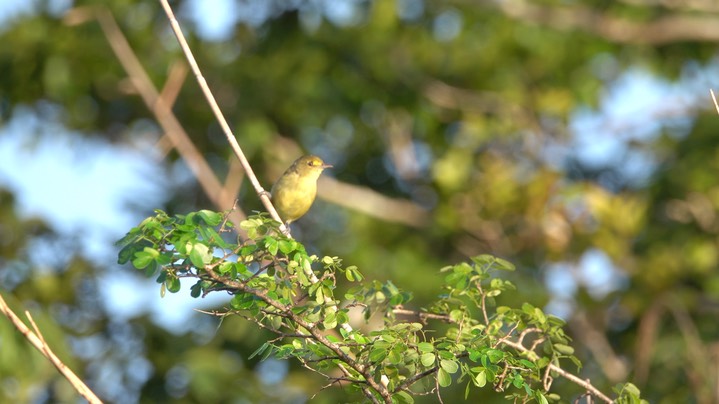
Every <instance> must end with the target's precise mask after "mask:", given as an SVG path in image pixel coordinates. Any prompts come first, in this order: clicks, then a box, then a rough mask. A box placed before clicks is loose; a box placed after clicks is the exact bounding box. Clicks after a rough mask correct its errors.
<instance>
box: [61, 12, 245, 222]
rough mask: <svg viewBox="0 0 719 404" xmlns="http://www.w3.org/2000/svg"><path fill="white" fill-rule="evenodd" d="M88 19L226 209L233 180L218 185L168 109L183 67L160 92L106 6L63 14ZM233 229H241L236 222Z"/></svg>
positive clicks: (238, 215) (237, 218) (72, 21)
mask: <svg viewBox="0 0 719 404" xmlns="http://www.w3.org/2000/svg"><path fill="white" fill-rule="evenodd" d="M89 19H96V20H97V22H98V23H99V25H100V28H101V29H102V32H103V33H104V34H105V38H107V42H108V43H109V45H110V48H111V49H112V51H113V52H114V53H115V56H116V57H117V60H118V61H119V62H120V65H122V67H123V69H125V73H126V74H127V76H128V78H129V79H130V82H131V83H132V85H133V87H134V89H135V90H136V91H137V93H138V94H139V96H140V98H141V99H142V101H143V102H144V103H145V106H147V108H148V109H149V110H150V111H151V112H152V114H153V115H154V116H155V119H156V120H157V123H158V124H159V125H160V127H161V128H162V130H163V132H164V136H163V138H162V139H168V140H169V142H170V143H171V145H172V147H174V148H175V150H177V152H178V154H179V155H180V157H181V158H182V159H183V160H184V161H185V162H186V163H187V166H188V167H189V168H190V171H192V173H193V174H194V175H195V178H196V179H197V182H198V183H199V184H200V187H201V188H202V190H203V191H204V193H205V195H207V197H208V198H209V199H210V200H211V201H212V203H213V204H214V205H215V206H217V207H218V209H220V210H227V209H229V207H230V206H232V203H233V201H234V198H235V195H236V192H235V191H233V190H234V187H235V184H234V183H230V184H228V185H229V187H223V186H222V184H221V183H220V180H219V179H218V178H217V176H216V175H215V173H214V171H213V170H212V168H211V167H210V165H209V164H208V163H207V160H205V158H204V157H203V155H202V153H201V152H200V151H199V150H198V149H197V147H195V145H194V143H193V142H192V140H191V139H190V136H189V135H188V134H187V132H186V131H185V129H184V128H183V127H182V124H180V122H179V120H178V119H177V117H176V116H175V114H174V113H173V112H172V108H171V106H172V104H173V103H174V99H175V96H176V92H177V91H178V90H179V83H178V81H179V80H180V78H182V77H184V75H185V73H184V72H183V70H182V69H181V68H179V67H177V68H173V69H171V70H170V78H169V79H168V84H167V85H166V87H165V88H164V89H163V92H162V94H160V93H159V92H158V90H157V88H155V86H154V84H153V83H152V80H150V77H149V75H148V74H147V72H146V71H145V69H144V68H143V67H142V64H141V63H140V60H139V59H138V58H137V56H136V55H135V53H134V51H133V50H132V48H131V47H130V44H129V43H128V41H127V38H125V36H124V35H123V33H122V31H121V30H120V27H119V26H118V25H117V21H116V20H115V18H114V17H113V15H112V13H110V11H109V10H107V9H106V8H104V7H92V8H90V7H78V8H74V9H72V10H71V11H69V12H68V13H67V14H66V15H65V22H66V23H67V24H68V25H76V24H79V23H81V22H85V21H87V20H89ZM162 139H161V141H160V142H159V144H158V146H159V148H160V150H161V151H162V150H165V149H167V147H163V144H164V140H162ZM165 153H166V151H165ZM231 167H232V166H231ZM230 175H232V172H231V173H230V174H229V175H228V181H229V178H230ZM226 188H228V189H226ZM244 219H245V215H244V214H243V213H242V212H241V211H236V212H234V213H233V217H232V220H233V222H234V223H236V225H239V223H240V222H241V221H242V220H244ZM237 230H238V231H242V230H241V229H240V228H239V226H238V227H237Z"/></svg>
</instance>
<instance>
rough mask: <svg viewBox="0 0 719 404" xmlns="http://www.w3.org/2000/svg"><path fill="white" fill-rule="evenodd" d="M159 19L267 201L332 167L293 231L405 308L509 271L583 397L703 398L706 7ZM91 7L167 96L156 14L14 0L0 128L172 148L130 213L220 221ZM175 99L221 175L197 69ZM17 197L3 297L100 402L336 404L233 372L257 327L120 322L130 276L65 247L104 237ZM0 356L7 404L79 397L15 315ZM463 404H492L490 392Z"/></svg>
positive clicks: (715, 148)
mask: <svg viewBox="0 0 719 404" xmlns="http://www.w3.org/2000/svg"><path fill="white" fill-rule="evenodd" d="M10 3H12V2H10ZM173 7H175V9H176V10H177V12H178V13H179V19H180V23H181V25H182V26H183V29H184V31H185V33H186V34H187V35H188V37H189V39H190V45H191V47H192V48H193V50H194V52H195V55H196V58H197V59H198V61H199V63H200V66H201V67H202V69H203V73H204V75H205V78H206V79H207V81H208V83H209V85H210V87H211V88H212V89H213V91H214V92H215V95H216V97H217V98H218V101H219V104H220V106H221V108H222V110H223V112H224V113H225V114H226V117H227V119H228V121H229V122H230V124H231V126H232V127H233V130H234V131H235V133H236V135H237V139H238V141H239V143H240V145H241V146H242V147H243V149H244V151H245V153H246V154H247V155H248V158H249V159H250V161H251V163H252V165H253V167H254V169H255V170H256V173H257V175H258V176H259V178H260V181H261V182H262V184H264V186H265V188H267V189H269V187H270V186H271V184H272V182H273V181H274V180H275V179H276V178H277V176H279V174H280V173H281V172H282V170H283V169H284V167H286V166H287V165H288V164H289V163H290V162H291V161H292V160H293V159H294V158H296V157H297V156H299V155H300V154H302V153H303V152H311V153H315V154H318V155H320V156H321V157H322V158H323V159H325V160H326V161H328V162H329V163H331V164H333V165H334V166H335V168H334V169H333V170H331V172H330V173H328V176H331V177H333V178H334V179H332V178H330V179H325V180H324V181H323V182H321V185H320V188H321V189H320V198H319V199H318V201H317V202H316V203H315V207H314V208H313V209H312V210H311V212H310V214H308V215H307V216H306V217H304V218H303V219H301V220H300V221H298V222H297V223H296V224H293V234H294V236H295V237H296V238H298V239H299V240H300V241H302V242H303V243H305V244H306V245H307V246H308V249H309V250H310V251H313V252H315V253H317V254H322V255H330V256H332V255H338V256H340V257H342V258H343V259H344V262H345V263H347V264H348V265H357V266H359V267H360V269H361V270H362V271H363V272H364V274H365V275H366V276H367V277H368V278H370V279H378V280H392V282H393V283H394V284H396V285H398V286H399V287H401V288H403V289H405V290H409V291H412V292H413V293H414V295H415V300H414V301H413V303H414V305H415V307H416V308H419V307H423V306H424V305H425V304H427V302H429V301H430V300H431V299H432V298H433V297H434V296H435V295H436V294H437V293H438V290H437V288H436V286H437V284H438V282H439V276H440V275H439V273H438V269H439V268H440V267H442V266H445V265H449V264H453V263H456V262H459V261H463V260H466V259H467V257H469V256H471V255H475V254H480V253H491V254H495V255H498V256H501V257H504V258H506V259H508V260H510V261H512V262H513V263H515V264H517V266H518V268H519V270H518V271H516V272H515V273H513V274H512V278H511V280H512V281H513V282H515V283H516V284H518V286H519V292H518V293H517V294H516V296H514V297H513V299H516V301H517V302H522V301H527V302H530V303H532V304H534V305H538V306H540V307H544V308H545V309H546V310H547V311H549V312H552V313H555V314H557V315H560V316H562V317H563V318H565V319H566V320H567V321H568V322H569V331H570V333H571V335H572V337H573V338H574V339H575V347H576V348H577V351H576V352H577V355H578V356H579V357H580V358H582V360H583V363H584V368H583V369H581V371H580V375H581V377H582V378H585V379H590V380H591V381H592V383H593V384H594V385H595V386H597V387H599V388H600V389H601V390H603V391H605V392H610V389H611V386H612V385H613V384H614V383H617V382H623V381H631V382H633V383H635V384H637V385H638V386H639V388H640V389H641V390H642V393H643V394H642V395H643V397H646V398H647V399H649V400H650V401H651V402H666V403H676V402H696V403H711V402H718V401H719V384H718V380H719V365H718V364H719V322H717V321H716V319H717V318H718V317H719V272H718V271H717V263H718V261H719V253H718V252H717V243H718V242H719V239H718V237H717V233H718V232H719V219H718V218H717V208H718V207H719V176H717V170H718V169H719V167H718V166H719V163H718V162H719V159H718V158H717V157H719V138H718V137H717V136H716V133H717V132H718V131H719V117H718V116H717V113H716V111H714V109H713V107H712V104H711V100H710V98H709V96H708V89H709V88H711V87H712V86H714V88H715V89H717V88H719V86H717V85H716V83H717V82H718V81H719V75H718V74H717V72H718V71H719V64H718V61H719V58H718V57H717V56H718V55H717V43H718V42H719V34H718V33H717V32H719V31H717V30H716V27H717V26H719V7H717V5H716V4H715V2H713V1H711V0H705V1H701V0H695V1H689V0H687V1H682V0H679V1H671V2H669V1H662V0H632V1H629V0H624V1H601V2H597V1H570V2H559V1H551V0H513V1H503V2H492V1H476V2H472V1H462V0H448V1H431V0H374V1H370V0H366V1H362V0H342V1H329V0H328V1H324V0H294V1H289V2H288V1H280V0H276V1H269V0H244V1H240V0H226V1H222V2H220V1H216V2H215V1H213V2H204V1H201V0H196V1H178V2H174V4H173ZM105 11H110V13H111V15H112V16H113V18H114V19H115V20H116V21H117V24H118V25H119V27H120V29H121V31H122V33H123V34H124V35H125V36H126V38H127V41H128V42H129V44H130V46H131V48H132V50H133V51H134V52H135V54H136V56H137V58H138V59H139V61H140V63H141V64H142V66H143V67H144V69H146V73H147V74H148V75H149V77H150V78H151V80H152V81H153V82H154V84H155V86H156V87H157V88H162V87H163V85H164V83H165V82H166V81H167V80H168V76H171V73H172V72H173V70H172V68H171V66H178V65H182V64H183V63H182V59H181V55H180V53H179V51H178V46H177V44H176V40H175V38H174V37H173V35H172V34H171V32H170V31H169V28H168V22H167V19H166V17H165V15H164V13H163V12H162V10H161V9H160V7H159V4H158V3H156V2H154V1H136V0H112V1H76V2H63V1H35V2H29V3H28V5H27V6H25V11H24V12H22V13H18V14H16V15H12V16H5V17H4V18H6V19H5V20H4V22H3V24H2V27H1V28H0V43H2V44H3V45H2V46H0V119H1V121H0V125H2V127H4V128H5V129H7V128H9V127H10V126H11V125H10V123H11V122H15V123H16V125H15V127H16V128H17V127H18V125H19V127H20V128H22V129H21V132H22V135H23V136H24V137H26V143H27V144H30V145H31V146H32V145H34V146H35V147H38V146H40V144H41V143H42V142H44V141H45V139H47V138H46V137H43V136H40V135H39V134H38V132H39V131H40V130H41V129H38V126H37V125H30V124H27V125H25V124H24V123H23V122H24V121H22V119H24V118H23V117H27V115H28V114H29V115H32V116H35V117H36V119H39V120H41V121H42V120H43V119H46V120H51V121H53V122H55V124H56V125H60V126H61V127H62V128H63V129H64V130H69V131H72V133H73V136H75V137H77V138H78V140H76V141H75V142H76V143H74V144H76V145H82V146H81V147H82V148H83V151H82V152H81V153H87V154H92V153H93V144H96V143H92V141H94V142H97V141H98V140H99V141H101V142H102V143H103V144H109V145H112V147H117V148H129V149H133V150H134V151H135V152H136V153H139V154H140V155H141V156H145V157H146V158H147V159H148V160H151V159H156V158H157V156H158V155H159V156H161V157H162V162H161V165H160V168H159V169H158V170H157V171H156V172H153V173H146V177H148V178H150V177H151V178H153V179H154V180H155V184H158V183H159V184H161V186H157V187H154V188H146V187H143V186H142V184H144V182H143V181H147V178H136V179H134V180H133V181H135V184H137V186H136V188H134V189H130V190H128V191H127V192H126V194H125V199H124V200H123V203H124V204H125V208H124V209H125V210H129V211H130V212H131V214H132V217H133V218H134V220H135V222H137V221H139V220H141V218H142V217H144V216H147V215H148V214H150V213H151V211H152V209H154V208H161V209H165V210H167V211H169V212H170V213H186V212H188V211H190V210H196V209H203V208H212V209H227V208H229V206H213V204H212V202H211V200H212V199H211V198H209V197H208V196H207V195H205V194H204V193H203V191H202V189H201V188H200V187H199V186H198V184H197V182H196V181H194V179H192V177H191V175H190V171H189V170H188V169H187V162H186V161H184V160H183V159H182V158H181V157H180V156H179V155H178V154H177V153H176V152H175V151H174V150H173V149H172V147H169V146H168V142H167V139H166V138H164V137H163V132H162V129H161V128H160V127H159V126H158V125H157V123H156V120H155V118H154V116H153V114H152V113H151V112H150V110H149V109H148V108H147V107H146V105H145V104H143V102H142V100H141V98H140V97H138V96H137V93H138V91H137V88H136V87H135V85H134V84H133V83H135V81H133V79H132V78H128V74H127V72H126V71H125V70H124V68H123V65H122V64H121V63H120V60H119V59H122V58H126V56H120V58H118V55H117V54H116V53H115V52H114V51H113V48H112V47H111V45H110V43H111V42H112V39H109V38H108V36H107V31H106V30H103V28H102V24H100V23H98V19H97V16H98V15H103V14H102V13H104V12H105ZM712 24H713V25H712ZM711 27H714V29H711ZM220 28H224V29H223V30H222V29H220ZM179 83H180V84H179V85H177V91H179V93H178V94H177V97H176V100H175V102H174V105H173V111H174V113H175V114H176V116H177V117H178V119H179V121H180V123H181V124H182V125H183V127H184V128H185V130H186V131H187V133H189V134H190V137H191V139H192V142H193V143H194V144H195V146H196V147H197V148H198V149H199V151H200V152H201V154H202V156H204V158H205V159H206V160H207V162H208V163H209V165H210V167H211V168H212V169H213V171H214V172H215V174H216V175H217V176H218V177H219V178H220V179H221V180H222V181H224V180H225V179H229V178H230V177H232V176H233V175H234V176H237V175H238V173H237V168H236V166H231V164H233V163H232V161H233V159H234V157H233V156H232V154H231V152H230V150H229V148H228V147H227V145H226V142H225V140H224V138H223V137H222V134H221V131H220V129H219V126H218V124H217V123H216V122H215V120H214V119H213V116H212V114H211V112H210V110H209V108H208V107H207V104H206V102H205V101H204V99H203V97H202V95H201V92H200V91H199V89H198V86H197V85H196V83H195V82H194V80H193V79H192V77H191V75H188V76H186V78H185V79H184V81H183V80H182V79H181V80H180V81H179ZM15 130H17V129H15ZM85 142H87V143H85ZM65 152H66V151H65V150H57V151H56V153H57V154H58V155H60V154H62V153H65ZM143 158H144V157H143ZM42 163H43V162H40V164H42ZM11 169H14V170H23V167H20V166H18V167H12V168H11ZM48 175H52V174H51V173H48ZM2 180H3V178H2V177H0V181H2ZM113 180H114V178H112V176H108V177H107V178H104V181H101V182H98V183H96V184H93V185H92V187H93V189H101V188H103V187H113V186H115V185H114V183H113ZM67 181H72V179H68V180H67ZM0 185H2V183H0ZM93 189H88V190H87V192H88V193H92V192H93ZM147 189H152V190H151V191H148V190H147ZM13 192H14V191H12V190H11V189H7V190H4V191H3V192H2V193H1V194H0V204H2V209H1V210H0V228H1V229H2V230H1V232H0V287H1V288H2V290H3V296H5V298H6V299H7V300H9V301H10V303H11V305H12V306H13V307H14V308H15V309H17V310H19V311H22V309H29V310H31V311H32V312H33V313H35V316H36V318H37V319H38V322H39V323H40V327H41V328H42V329H43V331H44V332H45V333H46V335H45V337H46V339H47V340H48V341H49V342H50V343H51V345H52V346H53V347H55V349H56V350H57V351H58V353H59V354H60V356H61V357H62V358H63V359H65V360H67V363H68V364H69V365H70V366H71V367H73V368H74V369H75V370H77V371H78V373H79V374H80V375H82V377H84V378H85V379H86V380H87V381H88V382H89V383H90V385H91V386H92V387H93V388H94V390H95V391H96V392H97V393H98V394H99V395H100V396H101V397H103V398H104V399H107V400H108V401H113V402H168V401H172V402H270V401H272V402H305V401H308V400H310V399H312V401H313V402H340V401H343V400H346V399H347V398H346V396H345V392H344V391H343V390H342V389H339V388H336V387H333V388H327V389H324V390H322V387H323V386H324V384H325V383H326V381H325V380H322V379H321V378H319V377H317V376H316V375H314V374H312V373H311V372H308V371H307V370H305V369H302V368H300V367H299V366H298V364H296V363H286V362H279V361H274V360H268V361H265V362H258V361H257V360H256V359H253V360H248V359H247V358H248V357H249V356H250V354H251V353H252V352H253V351H254V350H255V349H256V348H257V347H259V346H260V345H261V344H262V341H263V340H265V339H266V338H268V335H266V334H265V333H264V332H262V331H259V330H257V329H255V328H254V327H253V326H252V325H251V324H248V323H246V322H243V321H239V320H231V321H230V320H228V321H226V322H224V323H221V324H220V323H219V322H218V321H216V319H213V318H209V317H208V316H206V315H200V314H197V313H192V312H188V313H184V314H183V315H184V316H186V317H187V319H186V324H187V326H186V327H185V328H183V329H180V330H178V329H172V328H168V327H165V326H162V325H161V324H158V321H156V319H155V318H153V316H151V315H150V310H149V308H148V309H147V310H140V311H138V312H137V313H135V314H134V315H132V316H117V315H116V313H114V312H113V307H117V306H118V305H120V306H121V305H122V304H123V302H122V299H123V297H122V296H120V297H118V296H117V295H113V296H108V295H107V293H105V292H104V291H105V290H106V288H107V287H108V283H113V282H122V277H120V278H117V277H118V276H119V275H118V274H121V273H124V272H129V268H117V267H116V265H115V264H114V261H115V257H114V256H113V255H112V254H113V252H114V250H113V249H112V248H106V249H105V250H106V252H107V253H106V254H104V255H98V254H88V252H87V248H86V246H84V245H83V243H84V242H83V239H82V237H81V235H82V234H84V233H88V232H90V231H96V230H93V229H92V227H93V223H92V222H84V223H81V224H78V225H77V227H76V228H75V229H74V231H72V232H68V231H66V230H64V231H63V230H61V229H55V228H53V227H52V226H51V225H50V224H49V223H48V222H47V221H45V220H43V219H42V218H38V217H28V216H26V215H23V214H22V213H21V211H22V209H19V208H21V207H20V206H18V203H19V202H18V199H16V197H15V195H14V193H13ZM149 194H154V195H155V198H156V199H154V200H158V201H161V202H160V204H159V205H157V204H154V205H153V204H151V203H150V202H148V201H150V200H152V199H151V198H150V199H148V198H147V195H149ZM47 198H53V195H47ZM239 201H240V202H239V206H240V207H241V209H242V210H243V211H244V212H245V213H246V214H250V213H251V212H252V211H253V210H260V209H261V205H260V203H259V201H258V198H257V197H256V196H255V195H254V192H253V191H252V189H251V187H249V186H248V184H242V186H241V187H240V191H239ZM118 214H119V213H118ZM127 230H128V228H115V229H105V230H104V231H106V232H107V233H108V234H111V235H112V237H119V235H121V234H122V233H123V232H125V231H127ZM106 238H107V239H111V237H106ZM105 244H106V245H109V243H105ZM124 275H127V274H124ZM138 276H139V275H138ZM116 278H117V280H116ZM143 282H147V283H151V282H152V281H151V280H143ZM158 293H159V292H158ZM180 294H187V291H186V290H183V291H181V292H180ZM110 299H113V300H114V302H112V304H110V303H108V300H110ZM148 304H150V303H148ZM213 304H221V303H217V302H215V303H213ZM197 307H204V308H207V307H206V306H202V301H197ZM170 310H172V308H170ZM178 310H179V309H178ZM0 347H1V349H0V401H3V402H70V401H75V398H74V397H75V393H74V392H73V391H72V390H70V388H69V385H68V384H67V383H66V382H64V381H63V380H61V379H60V376H59V375H58V374H57V372H55V371H54V369H53V368H52V367H51V365H50V364H49V363H47V362H45V361H44V360H42V358H41V357H40V356H39V354H37V353H35V352H33V350H32V349H31V348H30V347H29V346H28V345H27V343H26V342H25V341H24V340H23V339H22V338H20V336H19V335H18V334H17V333H16V332H15V331H14V330H13V329H11V327H10V325H9V323H8V322H6V321H0ZM554 387H555V388H556V389H557V390H558V392H560V393H561V394H562V396H563V397H565V398H567V399H570V398H574V397H577V396H579V395H580V394H582V391H579V390H578V388H577V387H576V386H572V385H570V384H569V383H566V382H562V381H559V380H558V381H557V382H556V383H555V386H554ZM463 394H464V388H463V386H459V387H458V388H456V389H449V390H446V391H443V392H442V396H443V398H444V401H445V402H458V400H461V399H463ZM418 400H419V401H421V402H433V401H435V400H436V397H435V396H432V395H429V396H424V397H418ZM470 400H471V401H477V400H482V402H501V401H503V399H502V395H501V394H497V393H494V392H492V391H491V390H489V389H487V391H479V392H478V391H473V392H472V393H471V394H470Z"/></svg>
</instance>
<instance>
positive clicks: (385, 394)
mask: <svg viewBox="0 0 719 404" xmlns="http://www.w3.org/2000/svg"><path fill="white" fill-rule="evenodd" d="M205 272H206V273H207V275H208V276H209V277H210V278H212V280H214V281H215V282H218V283H221V284H223V285H226V286H228V287H231V288H235V289H236V290H239V291H242V292H244V293H248V294H252V295H254V296H255V297H258V298H260V299H261V300H262V301H264V302H265V303H266V304H267V305H269V306H271V307H274V308H275V309H277V310H278V311H280V312H281V313H282V316H283V317H286V318H288V319H290V320H292V321H293V322H294V323H295V324H297V326H298V327H299V328H304V329H305V330H307V332H309V334H311V336H312V338H313V339H314V340H315V341H316V342H317V343H319V344H321V345H323V346H325V347H327V348H328V349H329V350H331V351H332V352H333V353H334V354H335V355H337V358H338V360H340V361H342V362H344V363H346V364H347V366H349V367H350V368H352V369H353V370H354V371H356V372H357V373H359V374H361V375H362V376H363V377H364V379H365V381H364V383H366V384H367V385H368V387H370V388H372V390H374V391H376V392H377V394H379V395H380V396H381V397H382V400H383V401H384V402H386V403H391V402H392V396H391V394H390V392H389V390H387V388H386V387H385V386H383V385H382V384H380V383H377V382H376V381H375V379H374V377H373V375H372V374H371V373H370V371H369V370H368V369H367V368H365V367H364V366H362V365H361V364H359V363H358V362H357V361H356V360H355V359H354V358H352V357H351V356H349V355H348V354H347V353H346V352H345V351H343V350H342V347H341V346H340V345H338V344H336V343H333V342H332V341H330V340H329V339H327V337H326V336H325V335H323V334H322V333H321V332H320V331H319V329H318V328H317V326H316V325H315V324H312V323H309V322H307V321H305V319H304V318H302V317H301V316H300V315H299V314H297V313H295V312H294V311H293V310H292V306H289V305H285V304H283V303H281V302H279V301H276V300H274V299H272V298H271V297H270V296H269V294H268V291H267V290H260V289H253V288H250V287H249V286H247V284H245V283H244V282H241V281H235V280H231V279H227V278H225V277H223V276H220V275H218V274H217V273H216V272H215V271H214V269H213V268H212V266H211V265H208V266H206V267H205ZM325 300H327V299H325Z"/></svg>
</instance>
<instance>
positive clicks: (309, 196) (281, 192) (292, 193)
mask: <svg viewBox="0 0 719 404" xmlns="http://www.w3.org/2000/svg"><path fill="white" fill-rule="evenodd" d="M330 167H332V166H331V165H329V164H325V163H324V161H322V159H321V158H319V157H317V156H312V155H308V156H302V157H300V158H298V159H297V160H295V162H294V163H292V165H291V166H290V168H288V169H287V171H285V173H284V174H282V176H281V177H280V179H278V180H277V182H276V183H275V185H273V186H272V192H271V193H272V204H274V206H275V209H277V213H279V215H280V217H281V218H282V220H284V222H285V224H287V225H289V224H290V223H291V222H294V221H295V220H297V219H299V218H300V217H302V215H304V214H305V213H307V211H308V210H310V206H312V202H314V201H315V196H316V195H317V179H318V178H319V177H320V174H322V171H323V170H324V169H325V168H330Z"/></svg>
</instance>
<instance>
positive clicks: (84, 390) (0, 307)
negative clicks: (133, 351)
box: [0, 295, 102, 404]
mask: <svg viewBox="0 0 719 404" xmlns="http://www.w3.org/2000/svg"><path fill="white" fill-rule="evenodd" d="M0 312H2V313H3V314H4V315H5V317H7V319H8V320H10V322H11V323H12V324H13V325H14V326H15V328H17V329H18V331H20V333H21V334H22V335H24V336H25V338H26V339H27V340H28V341H29V342H30V344H32V346H34V347H35V348H36V349H37V350H38V351H40V353H42V355H43V356H44V357H46V358H47V359H48V360H49V361H50V363H52V364H53V365H54V366H55V367H56V368H57V370H58V371H59V372H60V374H62V375H63V376H64V377H65V378H66V379H67V380H68V381H69V382H70V384H71V385H72V386H73V387H74V388H75V390H77V392H78V393H79V394H80V395H81V396H82V397H84V398H85V399H86V400H87V401H88V402H90V403H91V404H98V403H102V401H101V400H100V399H99V398H98V397H97V396H96V395H95V393H93V392H92V390H90V388H89V387H87V385H86V384H85V383H84V382H83V381H82V380H80V378H79V377H77V375H76V374H75V373H74V372H73V371H72V370H70V368H68V367H67V365H65V363H63V362H62V361H61V360H60V358H58V357H57V355H55V353H54V352H53V351H52V349H50V346H49V345H48V344H47V342H45V339H44V338H43V336H42V333H41V332H40V329H39V328H38V326H37V324H35V321H34V320H33V319H32V316H31V315H30V313H29V312H27V311H26V312H25V315H26V316H27V318H28V320H29V321H30V324H32V326H33V328H34V329H35V332H33V331H31V330H30V329H29V328H28V327H27V326H26V325H25V323H23V322H22V320H20V318H19V317H18V316H17V315H16V314H15V313H14V312H13V311H12V310H11V309H10V307H9V306H8V305H7V303H5V299H3V297H2V295H0Z"/></svg>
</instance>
